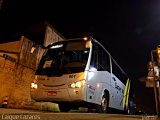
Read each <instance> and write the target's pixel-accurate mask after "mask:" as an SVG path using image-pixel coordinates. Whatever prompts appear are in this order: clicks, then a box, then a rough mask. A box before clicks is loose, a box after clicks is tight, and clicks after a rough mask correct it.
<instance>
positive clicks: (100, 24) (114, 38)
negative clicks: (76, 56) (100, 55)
mask: <svg viewBox="0 0 160 120" xmlns="http://www.w3.org/2000/svg"><path fill="white" fill-rule="evenodd" d="M41 21H47V22H49V23H50V24H51V25H52V26H53V27H54V28H55V29H56V30H58V31H59V32H60V33H61V34H62V35H63V36H65V37H66V38H77V37H83V36H85V35H92V36H93V37H94V38H95V39H97V40H98V41H100V42H101V43H102V44H103V45H104V46H105V47H106V49H107V50H108V51H109V52H110V53H111V55H112V56H113V57H114V58H115V60H116V61H117V62H118V63H119V65H120V66H121V67H122V68H123V69H124V71H125V72H126V73H127V74H128V75H129V77H130V78H131V80H133V81H134V82H135V83H136V82H137V81H138V79H139V78H140V77H143V76H146V75H147V63H148V61H150V51H151V50H153V49H156V46H157V45H158V44H159V41H160V1H159V0H48V1H47V0H41V1H40V0H5V1H4V2H3V4H2V8H1V10H0V42H4V41H5V42H6V41H9V40H10V38H12V37H13V36H14V35H16V34H17V33H19V32H21V31H23V30H25V29H26V28H28V27H29V26H32V25H34V24H36V23H38V22H41ZM135 89H138V88H137V85H135ZM139 90H140V89H139ZM142 94H143V92H142Z"/></svg>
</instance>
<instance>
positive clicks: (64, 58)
mask: <svg viewBox="0 0 160 120" xmlns="http://www.w3.org/2000/svg"><path fill="white" fill-rule="evenodd" d="M88 55H89V49H88V48H85V44H84V41H83V42H64V43H63V44H56V45H54V46H51V47H50V48H49V49H48V51H47V53H46V55H44V56H43V57H42V59H41V61H40V64H39V67H38V69H37V71H36V74H37V75H47V76H59V75H60V76H61V75H63V74H71V73H77V72H82V71H84V69H85V67H86V63H87V60H88Z"/></svg>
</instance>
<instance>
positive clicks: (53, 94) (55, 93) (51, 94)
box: [47, 91, 57, 96]
mask: <svg viewBox="0 0 160 120" xmlns="http://www.w3.org/2000/svg"><path fill="white" fill-rule="evenodd" d="M47 95H48V96H55V95H57V92H55V91H49V92H47Z"/></svg>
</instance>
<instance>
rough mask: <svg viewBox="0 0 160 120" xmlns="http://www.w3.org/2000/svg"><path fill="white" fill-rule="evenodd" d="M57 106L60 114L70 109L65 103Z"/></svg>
mask: <svg viewBox="0 0 160 120" xmlns="http://www.w3.org/2000/svg"><path fill="white" fill-rule="evenodd" d="M58 106H59V110H60V111H61V112H69V111H70V109H71V108H70V106H69V104H67V103H60V104H58Z"/></svg>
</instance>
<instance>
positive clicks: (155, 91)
mask: <svg viewBox="0 0 160 120" xmlns="http://www.w3.org/2000/svg"><path fill="white" fill-rule="evenodd" d="M156 52H157V51H156V50H151V61H152V64H153V77H154V80H153V85H154V95H155V103H156V113H157V115H158V114H159V104H158V95H157V93H158V92H157V83H156V80H157V76H156V74H155V72H156V69H155V66H156V65H155V60H154V55H153V54H154V53H156Z"/></svg>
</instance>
